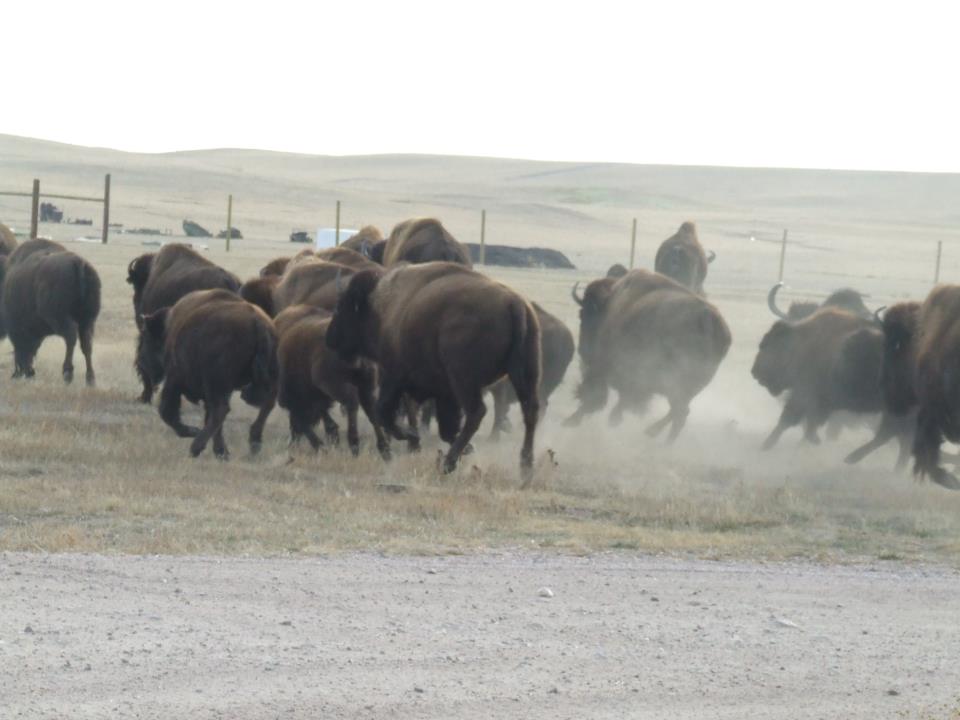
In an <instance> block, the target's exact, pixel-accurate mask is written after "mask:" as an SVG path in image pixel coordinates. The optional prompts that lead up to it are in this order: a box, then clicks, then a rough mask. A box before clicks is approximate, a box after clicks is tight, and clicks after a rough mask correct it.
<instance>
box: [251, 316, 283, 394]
mask: <svg viewBox="0 0 960 720" xmlns="http://www.w3.org/2000/svg"><path fill="white" fill-rule="evenodd" d="M255 325H256V329H255V332H256V334H257V342H256V346H255V347H256V349H255V350H254V355H253V367H252V368H251V373H250V374H251V383H250V385H251V387H250V390H251V394H250V396H251V398H257V402H255V403H253V404H257V405H259V404H261V403H262V402H263V401H264V400H265V399H266V398H268V397H270V396H272V395H273V393H274V392H275V391H276V387H277V379H278V377H279V375H280V371H279V365H278V362H277V336H276V334H275V333H274V332H273V328H272V327H271V326H270V324H269V323H267V322H261V321H260V320H259V319H258V321H257V322H256V323H255Z"/></svg>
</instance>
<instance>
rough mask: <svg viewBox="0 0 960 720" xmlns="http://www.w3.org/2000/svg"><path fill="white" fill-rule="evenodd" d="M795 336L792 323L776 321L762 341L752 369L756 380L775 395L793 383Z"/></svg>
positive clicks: (751, 371)
mask: <svg viewBox="0 0 960 720" xmlns="http://www.w3.org/2000/svg"><path fill="white" fill-rule="evenodd" d="M793 337H794V328H793V326H792V325H791V324H790V323H788V322H785V321H783V320H778V321H777V322H775V323H774V324H773V327H772V328H770V329H769V330H768V331H767V334H766V335H764V336H763V339H762V340H761V341H760V349H759V350H758V351H757V358H756V360H754V361H753V368H752V369H751V370H750V373H751V374H752V375H753V377H754V378H755V379H756V381H757V382H758V383H760V384H761V385H763V387H765V388H766V389H767V390H769V391H770V394H771V395H773V396H774V397H776V396H777V395H779V394H780V393H782V392H783V391H784V390H786V389H787V388H789V387H790V386H791V385H792V378H791V359H792V354H793Z"/></svg>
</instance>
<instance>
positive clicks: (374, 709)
mask: <svg viewBox="0 0 960 720" xmlns="http://www.w3.org/2000/svg"><path fill="white" fill-rule="evenodd" d="M0 588H2V592H0V698H2V703H0V717H2V718H4V719H5V718H64V717H70V718H102V717H110V718H117V717H136V718H174V717H182V718H191V720H197V719H202V718H225V719H231V720H232V719H237V720H243V719H246V718H278V717H282V718H444V719H446V718H501V719H502V718H551V719H554V720H555V719H559V718H577V719H580V718H670V719H671V720H674V719H676V718H697V719H698V720H702V719H705V718H707V719H709V718H737V719H738V720H742V719H743V718H764V719H765V720H769V719H770V718H790V719H791V720H798V719H800V718H829V719H830V720H833V719H835V718H845V719H849V718H871V719H874V718H886V717H895V718H903V717H907V718H914V717H915V718H923V719H928V718H956V717H958V714H957V713H958V709H957V708H958V707H960V573H958V572H957V571H955V570H952V569H944V568H932V567H904V566H901V565H898V564H895V563H880V564H878V565H877V566H855V567H850V566H843V567H836V566H832V567H824V566H817V565H808V564H746V563H711V562H703V561H687V560H676V559H661V558H655V557H646V556H628V555H620V554H616V555H594V556H591V557H570V556H561V555H531V554H525V553H520V552H504V553H496V554H481V555H471V556H465V557H442V558H432V557H381V556H377V555H370V554H359V555H337V556H334V557H331V558H319V559H318V558H311V559H277V558H267V559H261V558H257V559H244V558H241V559H236V558H223V559H221V558H209V557H105V556H87V555H39V554H38V555H31V554H9V553H8V554H3V555H0Z"/></svg>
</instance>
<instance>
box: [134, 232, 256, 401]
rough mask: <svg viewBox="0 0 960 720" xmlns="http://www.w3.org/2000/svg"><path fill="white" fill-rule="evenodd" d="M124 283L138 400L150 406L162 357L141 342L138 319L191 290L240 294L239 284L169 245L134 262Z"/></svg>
mask: <svg viewBox="0 0 960 720" xmlns="http://www.w3.org/2000/svg"><path fill="white" fill-rule="evenodd" d="M127 282H128V283H130V284H131V285H132V286H133V309H134V314H135V318H136V320H137V327H138V329H139V330H140V334H139V337H138V340H137V359H136V369H137V374H138V375H139V376H140V381H141V382H142V383H143V392H142V393H141V395H140V399H141V400H142V401H143V402H147V403H148V402H150V401H151V400H152V399H153V393H154V390H155V388H156V386H157V385H159V384H160V383H161V382H163V377H164V368H163V354H162V352H160V349H159V348H156V349H155V350H154V351H153V352H151V351H150V350H149V348H148V345H147V343H145V342H144V334H143V328H142V326H141V317H142V316H143V315H149V314H151V313H154V312H156V311H157V310H159V309H161V308H165V307H172V306H173V305H175V304H176V302H177V301H178V300H180V298H182V297H183V296H185V295H186V294H188V293H190V292H193V291H195V290H215V289H222V290H227V291H230V292H233V293H237V292H239V290H240V280H239V278H237V276H236V275H234V274H233V273H231V272H228V271H227V270H224V269H223V268H222V267H220V266H219V265H216V264H214V263H212V262H210V261H209V260H207V259H206V258H205V257H203V256H202V255H200V254H199V253H197V252H196V251H195V250H194V249H193V248H191V247H190V246H189V245H182V244H180V243H171V244H170V245H165V246H164V247H163V248H161V249H160V252H158V253H147V254H145V255H141V256H140V257H137V258H134V259H133V260H132V261H131V262H130V265H129V267H128V268H127Z"/></svg>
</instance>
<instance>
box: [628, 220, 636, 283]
mask: <svg viewBox="0 0 960 720" xmlns="http://www.w3.org/2000/svg"><path fill="white" fill-rule="evenodd" d="M636 254H637V219H636V218H634V219H633V230H631V231H630V269H631V270H633V260H634V258H635V257H636Z"/></svg>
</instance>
